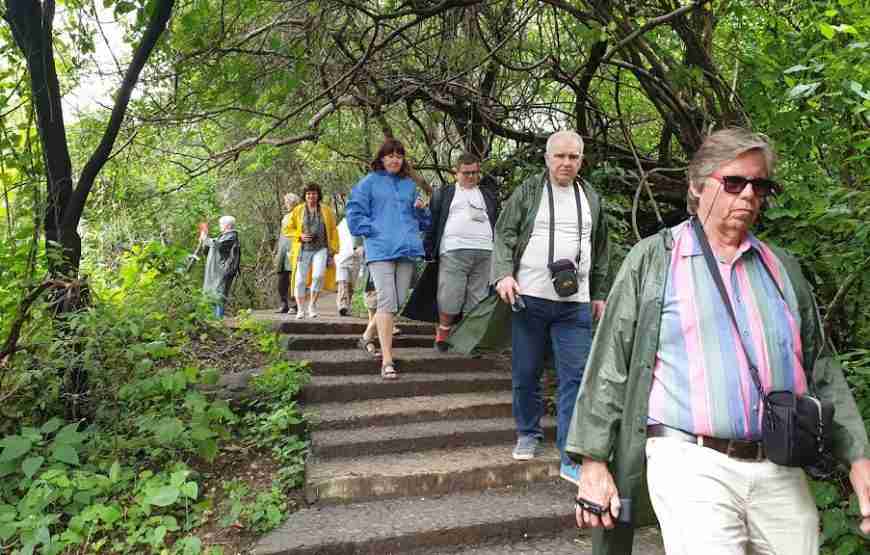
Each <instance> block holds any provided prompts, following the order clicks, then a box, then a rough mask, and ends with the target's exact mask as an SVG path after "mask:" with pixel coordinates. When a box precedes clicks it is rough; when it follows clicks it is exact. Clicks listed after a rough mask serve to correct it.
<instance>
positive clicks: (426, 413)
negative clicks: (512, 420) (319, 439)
mask: <svg viewBox="0 0 870 555" xmlns="http://www.w3.org/2000/svg"><path fill="white" fill-rule="evenodd" d="M463 395H466V394H464V393H452V394H445V395H421V396H418V397H399V398H395V399H372V400H367V401H357V402H350V403H328V402H327V403H309V404H306V405H303V410H304V412H305V415H306V420H307V421H308V423H309V425H310V427H311V430H313V431H332V430H348V429H355V428H365V427H369V426H398V425H401V424H413V423H422V422H432V421H444V420H464V419H478V418H505V417H509V416H511V411H512V404H511V397H510V392H509V391H507V392H494V393H482V394H479V395H476V396H477V397H479V398H480V399H479V400H478V401H477V402H475V403H461V402H456V404H455V405H451V402H454V401H461V400H462V396H463ZM472 395H474V394H472ZM488 397H491V398H488ZM414 399H420V405H419V406H417V407H408V408H407V409H404V408H403V409H401V410H391V407H390V405H393V404H394V403H399V404H407V403H403V402H406V401H412V400H414ZM375 403H379V404H381V405H382V406H381V407H375V406H372V405H374V404H375ZM353 405H356V406H353ZM324 408H326V409H328V410H329V412H331V413H333V414H331V415H329V417H328V418H327V419H324V418H322V417H321V412H320V411H321V410H323V409H324ZM378 408H380V409H381V410H377V409H378ZM385 408H386V409H387V410H383V409H385ZM338 409H340V410H338Z"/></svg>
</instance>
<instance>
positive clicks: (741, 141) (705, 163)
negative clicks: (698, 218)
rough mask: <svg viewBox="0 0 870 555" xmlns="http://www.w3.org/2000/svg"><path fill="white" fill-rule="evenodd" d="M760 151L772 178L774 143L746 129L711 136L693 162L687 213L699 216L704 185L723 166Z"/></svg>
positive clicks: (735, 129)
mask: <svg viewBox="0 0 870 555" xmlns="http://www.w3.org/2000/svg"><path fill="white" fill-rule="evenodd" d="M753 150H754V151H758V152H759V153H761V155H762V156H764V162H765V166H766V168H767V174H768V176H770V175H772V174H773V170H774V169H775V167H776V153H775V152H774V151H773V147H772V146H771V144H770V139H768V138H767V136H765V135H762V134H761V133H753V132H752V131H750V130H748V129H743V128H742V127H729V128H726V129H720V130H719V131H716V132H715V133H712V134H711V135H709V136H708V137H707V138H706V139H704V142H703V143H702V144H701V146H700V147H699V148H698V151H697V152H695V155H694V156H693V157H692V161H691V162H689V172H688V174H689V188H688V189H687V190H686V211H687V212H688V213H689V214H695V213H696V212H697V211H698V202H699V200H700V199H699V197H698V195H697V194H696V193H695V191H693V190H692V186H694V187H695V189H697V191H698V193H700V192H702V191H703V190H704V183H705V182H706V181H707V177H709V176H710V175H711V174H712V173H713V172H715V171H716V170H717V169H718V168H719V167H720V166H723V165H725V164H727V163H729V162H732V161H734V160H736V159H737V158H738V157H740V156H742V155H743V154H746V153H747V152H750V151H753Z"/></svg>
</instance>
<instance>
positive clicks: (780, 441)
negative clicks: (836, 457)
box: [762, 391, 834, 467]
mask: <svg viewBox="0 0 870 555" xmlns="http://www.w3.org/2000/svg"><path fill="white" fill-rule="evenodd" d="M833 420H834V405H832V404H831V403H830V402H827V401H820V400H819V399H816V398H815V397H812V396H810V395H795V394H794V392H792V391H771V392H770V393H768V394H767V395H766V396H765V397H764V415H763V420H762V441H763V443H764V450H765V452H766V454H767V458H768V459H770V461H771V462H774V463H776V464H779V465H782V466H796V467H806V466H814V465H816V464H817V463H818V461H819V459H820V458H821V457H822V455H823V454H824V453H826V452H829V451H830V449H831V447H832V441H833V438H832V436H831V425H832V423H833Z"/></svg>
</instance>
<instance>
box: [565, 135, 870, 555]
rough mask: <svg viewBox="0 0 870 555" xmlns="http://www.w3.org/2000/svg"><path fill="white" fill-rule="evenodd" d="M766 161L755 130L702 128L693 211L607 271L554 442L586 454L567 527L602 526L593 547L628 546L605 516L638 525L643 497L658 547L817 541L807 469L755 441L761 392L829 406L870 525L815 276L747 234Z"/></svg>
mask: <svg viewBox="0 0 870 555" xmlns="http://www.w3.org/2000/svg"><path fill="white" fill-rule="evenodd" d="M774 162H775V155H774V152H773V150H772V148H771V146H770V144H769V143H768V141H767V139H766V137H764V136H763V135H758V134H755V133H751V132H749V131H747V130H744V129H726V130H722V131H718V132H715V133H713V134H712V135H710V136H709V137H708V138H707V139H706V140H705V141H704V143H703V144H702V145H701V147H700V149H699V150H698V152H697V153H696V154H695V156H694V157H693V159H692V162H691V164H690V165H689V172H688V173H689V187H688V195H687V197H688V212H689V213H690V214H691V218H690V219H689V220H688V221H686V222H683V223H681V224H679V225H677V226H676V227H674V228H671V229H668V230H663V231H662V232H661V233H659V234H657V235H656V236H653V237H649V238H647V239H644V240H643V241H641V242H640V243H638V244H637V245H635V246H634V247H633V248H632V250H631V251H630V252H629V254H628V256H627V257H626V259H625V262H624V263H623V265H622V268H621V269H620V271H619V273H618V275H617V277H616V279H615V281H614V284H613V288H612V289H611V291H610V294H609V296H608V301H607V310H606V311H605V313H604V318H603V319H602V321H601V323H600V325H599V327H598V330H597V331H596V335H595V339H594V341H593V344H592V351H591V353H590V356H589V362H588V364H587V368H586V374H585V376H584V380H583V385H582V387H581V390H580V393H579V395H578V397H577V403H576V407H575V410H574V416H573V419H572V422H571V428H570V431H569V433H568V439H567V443H566V451H567V453H568V454H569V455H570V456H571V457H572V458H573V459H574V460H576V461H582V472H581V476H580V481H579V486H578V493H577V507H576V519H577V524H578V526H580V527H586V528H598V527H603V528H605V529H606V530H605V533H604V534H603V535H600V536H597V537H596V541H597V542H598V543H597V545H596V549H595V553H596V554H603V553H620V554H622V553H630V552H631V548H632V536H633V532H632V528H631V526H615V525H616V522H617V518H618V519H619V521H622V522H629V523H632V524H634V525H642V524H645V523H646V522H644V515H642V514H640V513H641V512H642V511H640V510H639V506H640V505H645V503H643V502H642V500H644V499H646V498H647V493H648V497H649V500H650V501H651V502H652V508H653V509H654V510H655V513H656V516H657V518H658V521H659V524H660V525H661V529H662V536H663V538H664V544H665V550H666V551H667V553H668V554H669V555H679V554H685V555H689V554H696V553H704V554H705V555H709V554H712V555H725V554H729V555H733V554H738V553H740V554H742V553H788V554H789V555H812V554H816V553H818V551H819V526H818V514H817V511H816V506H815V503H814V499H813V496H812V494H811V493H810V490H809V488H808V485H807V480H806V477H805V475H804V470H803V469H802V468H800V467H799V466H784V465H780V464H774V463H773V462H772V461H771V460H769V459H768V458H767V451H766V449H765V445H770V444H762V441H761V439H762V425H761V422H762V415H763V414H764V409H765V407H764V403H765V398H764V397H763V396H762V392H765V393H767V392H770V391H789V392H793V393H794V394H795V395H796V396H804V395H807V394H810V393H811V394H812V395H814V396H815V397H817V398H818V400H820V401H821V402H822V403H826V402H827V403H832V404H833V406H834V407H835V412H834V420H833V425H832V428H833V429H832V430H831V432H832V437H833V448H832V455H833V456H834V457H836V458H837V459H839V460H840V461H841V462H843V463H845V464H846V465H849V466H850V467H851V473H850V478H851V481H852V485H853V486H854V488H855V492H856V493H857V496H858V500H859V503H860V508H861V515H862V519H863V520H862V522H861V528H862V530H864V531H865V532H867V531H870V460H868V458H867V457H868V454H870V451H868V440H867V434H866V431H865V429H864V425H863V421H862V419H861V416H860V414H859V413H858V411H857V408H856V406H855V401H854V399H853V397H852V394H851V392H850V391H849V388H848V386H847V385H846V382H845V380H844V378H843V373H842V370H841V368H840V367H839V365H838V364H837V362H836V360H835V359H834V358H833V355H832V353H831V352H830V350H829V348H828V345H827V343H826V341H825V338H824V335H823V330H822V327H821V324H820V321H819V318H818V309H817V307H816V304H815V300H814V299H813V296H812V292H811V288H810V286H809V284H808V283H807V281H806V279H805V278H804V276H803V275H802V274H801V270H800V266H799V265H798V264H797V262H796V261H795V260H794V259H792V258H791V257H790V256H788V255H787V254H785V252H783V251H781V250H779V249H777V248H775V247H772V246H770V245H768V244H766V243H765V242H763V241H761V240H759V239H758V238H757V237H755V236H754V235H753V234H752V233H751V232H750V230H751V228H752V225H753V224H754V223H755V221H756V219H757V218H758V215H759V213H760V211H761V209H762V206H763V204H764V201H765V199H766V198H767V197H768V196H770V195H771V194H774V193H776V192H777V191H778V189H779V187H778V186H777V185H776V183H775V182H774V181H772V180H771V178H770V176H771V174H772V173H773V169H774ZM821 406H822V405H821V403H819V407H820V408H819V410H820V412H821ZM765 430H769V426H767V427H766V428H765ZM644 477H645V480H644ZM629 500H631V501H630V502H629ZM629 506H633V507H634V510H633V511H627V510H626V509H628V507H629ZM629 512H630V513H631V514H628V513H629ZM647 516H648V515H647Z"/></svg>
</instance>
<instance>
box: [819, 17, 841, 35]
mask: <svg viewBox="0 0 870 555" xmlns="http://www.w3.org/2000/svg"><path fill="white" fill-rule="evenodd" d="M819 31H820V32H821V33H822V36H824V37H825V38H826V39H828V40H831V39H832V38H834V35H836V34H837V30H836V29H834V28H833V27H832V26H830V25H828V24H827V23H824V22H821V21H820V22H819Z"/></svg>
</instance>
